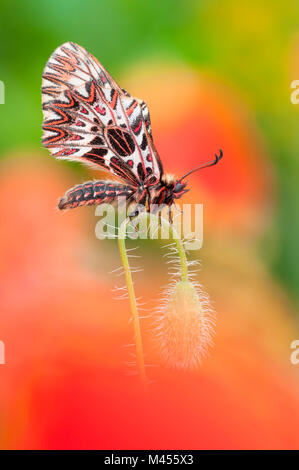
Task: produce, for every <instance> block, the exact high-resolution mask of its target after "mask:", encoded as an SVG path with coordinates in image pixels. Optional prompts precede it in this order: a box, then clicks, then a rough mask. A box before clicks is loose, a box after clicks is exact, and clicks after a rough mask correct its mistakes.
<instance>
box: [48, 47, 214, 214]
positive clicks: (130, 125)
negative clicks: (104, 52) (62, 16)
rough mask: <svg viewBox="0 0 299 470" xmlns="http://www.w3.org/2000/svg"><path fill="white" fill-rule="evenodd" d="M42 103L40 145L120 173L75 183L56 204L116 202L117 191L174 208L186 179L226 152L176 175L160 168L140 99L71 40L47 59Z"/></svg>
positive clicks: (127, 198) (138, 200)
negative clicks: (122, 86) (179, 176)
mask: <svg viewBox="0 0 299 470" xmlns="http://www.w3.org/2000/svg"><path fill="white" fill-rule="evenodd" d="M42 108H43V117H44V121H43V125H42V129H43V137H42V144H43V145H44V146H45V147H46V148H48V149H49V150H50V152H51V154H52V155H53V156H54V157H56V158H57V159H60V160H73V161H79V162H82V163H84V164H87V165H89V166H92V167H94V168H97V169H101V170H105V171H107V172H109V173H110V174H112V175H113V176H114V177H116V178H117V180H115V181H108V180H99V181H93V182H90V181H89V182H86V183H83V184H80V185H77V186H75V187H73V188H72V189H70V190H69V191H67V193H66V194H65V196H64V197H62V198H61V199H60V201H59V204H58V208H59V209H61V210H63V209H71V208H74V207H78V206H85V205H93V204H101V203H104V202H105V203H113V202H115V201H116V200H117V198H118V197H123V198H125V201H126V203H127V204H128V205H130V204H131V203H134V204H136V205H141V206H145V207H146V209H147V210H149V208H150V207H151V206H152V205H154V206H157V207H160V206H163V205H164V206H165V205H166V206H169V207H171V206H172V204H173V203H174V202H175V200H176V199H179V198H180V197H181V196H182V195H183V194H185V193H186V192H187V191H188V189H186V185H187V183H186V182H183V180H184V178H186V177H187V176H188V175H190V174H191V173H193V172H194V171H197V170H199V169H202V168H206V167H209V166H212V165H215V164H216V163H217V162H218V161H219V160H220V159H221V158H222V156H223V152H222V150H220V151H219V155H217V154H215V158H214V159H213V160H212V161H210V162H208V163H205V164H203V165H201V166H199V167H197V168H194V169H193V170H191V171H189V172H188V173H186V174H185V175H184V176H183V177H182V178H179V179H177V178H175V177H174V176H173V175H169V174H167V173H164V171H163V165H162V162H161V159H160V157H159V154H158V152H157V150H156V147H155V145H154V142H153V136H152V128H151V120H150V115H149V110H148V107H147V105H146V103H145V101H143V100H140V99H138V98H134V97H133V96H131V95H130V94H129V93H128V92H127V91H126V90H124V89H123V88H120V86H119V85H118V84H117V83H116V82H115V80H114V79H113V78H112V77H111V75H110V74H109V73H108V72H107V70H106V69H105V68H104V67H103V66H102V65H101V64H100V63H99V61H98V60H97V59H96V58H95V57H93V56H92V55H91V54H90V53H89V52H87V51H86V50H85V49H84V48H83V47H81V46H79V45H78V44H75V43H73V42H67V43H65V44H62V45H61V46H60V47H58V48H57V49H56V50H55V51H54V52H53V54H52V55H51V57H50V59H49V61H48V62H47V64H46V67H45V69H44V72H43V76H42ZM119 180H120V181H119ZM132 214H133V215H137V214H138V211H137V212H136V211H135V212H133V213H132ZM132 214H131V215H132Z"/></svg>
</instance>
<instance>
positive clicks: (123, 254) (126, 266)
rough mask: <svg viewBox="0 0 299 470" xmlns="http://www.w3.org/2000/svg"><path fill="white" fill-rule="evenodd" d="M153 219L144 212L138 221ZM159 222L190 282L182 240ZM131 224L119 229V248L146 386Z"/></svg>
mask: <svg viewBox="0 0 299 470" xmlns="http://www.w3.org/2000/svg"><path fill="white" fill-rule="evenodd" d="M151 217H153V214H149V213H148V212H142V213H141V214H139V216H138V217H137V219H139V220H140V221H141V220H142V219H143V218H146V221H148V220H149V221H150V220H151ZM158 220H160V222H161V225H162V227H165V228H167V229H168V230H169V233H170V234H171V237H172V239H173V240H174V243H175V245H176V248H177V251H178V255H179V259H180V264H181V280H182V281H187V280H188V264H187V257H186V252H185V249H184V245H183V243H182V240H181V239H180V238H179V236H178V234H177V232H176V230H175V228H174V227H173V226H172V225H171V224H170V223H169V222H168V221H167V220H166V219H164V218H163V217H161V218H160V219H158V217H157V221H158ZM129 223H130V219H129V218H127V219H126V220H124V221H123V222H122V224H121V225H120V227H119V232H118V247H119V252H120V256H121V261H122V265H123V268H124V273H125V279H126V284H127V289H128V295H129V301H130V307H131V312H132V316H133V326H134V337H135V344H136V357H137V366H138V370H139V375H140V378H141V381H142V383H143V384H146V381H147V378H146V372H145V365H144V355H143V345H142V337H141V329H140V320H139V315H138V309H137V302H136V296H135V290H134V283H133V279H132V273H131V269H130V264H129V259H128V255H127V250H126V244H125V238H126V233H127V227H128V225H129Z"/></svg>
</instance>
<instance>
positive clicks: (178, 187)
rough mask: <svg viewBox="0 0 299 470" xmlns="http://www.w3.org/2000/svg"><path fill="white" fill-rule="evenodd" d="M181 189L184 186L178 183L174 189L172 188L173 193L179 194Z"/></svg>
mask: <svg viewBox="0 0 299 470" xmlns="http://www.w3.org/2000/svg"><path fill="white" fill-rule="evenodd" d="M183 188H184V185H182V183H180V182H179V181H178V182H177V184H176V185H175V187H174V192H176V193H178V192H180V191H181V190H182V189H183Z"/></svg>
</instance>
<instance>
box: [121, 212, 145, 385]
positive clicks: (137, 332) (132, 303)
mask: <svg viewBox="0 0 299 470" xmlns="http://www.w3.org/2000/svg"><path fill="white" fill-rule="evenodd" d="M129 223H130V219H129V218H128V219H126V220H124V221H123V223H122V224H121V226H120V228H119V233H118V247H119V252H120V256H121V261H122V264H123V268H124V272H125V278H126V283H127V289H128V294H129V300H130V307H131V312H132V316H133V326H134V337H135V344H136V357H137V366H138V370H139V375H140V379H141V381H142V383H143V384H145V383H146V373H145V366H144V357H143V346H142V338H141V330H140V321H139V315H138V309H137V303H136V296H135V291H134V284H133V279H132V274H131V269H130V265H129V260H128V255H127V250H126V244H125V237H126V231H127V226H128V224H129Z"/></svg>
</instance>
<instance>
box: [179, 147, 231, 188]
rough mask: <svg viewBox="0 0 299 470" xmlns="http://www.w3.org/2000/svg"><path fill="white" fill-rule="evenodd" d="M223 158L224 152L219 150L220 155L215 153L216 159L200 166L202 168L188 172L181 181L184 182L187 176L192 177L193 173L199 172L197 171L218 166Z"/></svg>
mask: <svg viewBox="0 0 299 470" xmlns="http://www.w3.org/2000/svg"><path fill="white" fill-rule="evenodd" d="M222 157H223V152H222V150H221V149H220V150H219V155H218V154H217V153H215V158H214V160H211V161H210V162H207V163H204V164H203V165H200V166H198V167H196V168H194V169H193V170H191V171H188V173H186V174H185V175H184V176H182V178H181V179H180V181H182V180H183V179H184V178H186V177H187V176H189V175H191V173H194V172H195V171H197V170H202V169H203V168H208V167H209V166H213V165H216V163H218V162H219V160H221V158H222Z"/></svg>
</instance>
